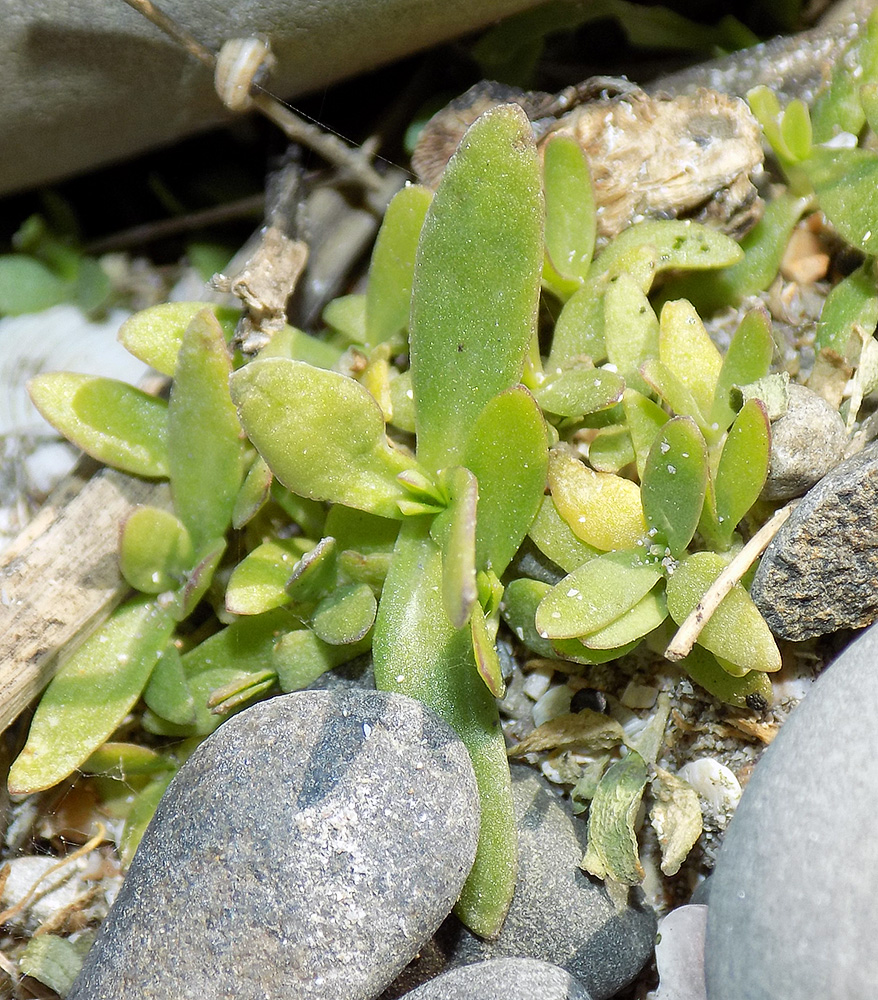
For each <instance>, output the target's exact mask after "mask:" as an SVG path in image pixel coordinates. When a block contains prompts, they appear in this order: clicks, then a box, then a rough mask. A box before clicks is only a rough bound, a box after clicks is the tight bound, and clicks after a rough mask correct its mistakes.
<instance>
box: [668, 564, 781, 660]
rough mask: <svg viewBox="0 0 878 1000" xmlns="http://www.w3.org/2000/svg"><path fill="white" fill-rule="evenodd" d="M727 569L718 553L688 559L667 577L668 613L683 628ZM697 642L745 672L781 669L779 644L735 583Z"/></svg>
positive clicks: (745, 593)
mask: <svg viewBox="0 0 878 1000" xmlns="http://www.w3.org/2000/svg"><path fill="white" fill-rule="evenodd" d="M725 566H726V559H724V558H723V557H722V556H721V555H718V554H717V553H715V552H696V553H695V554H694V555H691V556H688V557H687V558H686V559H684V560H683V561H682V562H681V563H680V564H679V565H678V566H677V568H676V570H675V571H674V573H673V574H672V575H671V576H670V577H669V578H668V584H667V593H668V611H669V612H670V613H671V617H672V618H673V619H674V621H675V622H676V623H677V624H678V625H681V624H682V623H683V622H684V621H685V620H686V617H687V615H688V614H689V612H690V611H692V610H693V609H694V608H695V605H696V604H697V603H698V602H699V601H700V600H701V598H702V597H703V596H704V594H705V593H706V592H707V589H708V588H709V587H710V585H711V584H712V583H713V581H714V580H715V579H716V578H717V577H718V576H719V574H720V573H721V572H722V570H723V569H724V568H725ZM698 643H699V644H700V645H702V646H704V648H705V649H708V650H710V652H711V653H713V654H714V655H715V656H718V657H722V659H723V660H728V662H729V663H730V664H732V665H734V666H737V667H739V668H741V669H742V670H763V671H769V672H770V671H773V670H780V667H781V659H780V653H779V652H778V648H777V645H776V643H775V641H774V638H773V637H772V634H771V631H770V630H769V628H768V625H767V624H766V623H765V619H764V618H763V617H762V615H761V614H759V611H758V609H757V607H756V605H755V604H754V603H753V601H752V600H751V599H750V595H749V594H748V593H747V591H746V590H745V589H744V588H743V587H742V586H741V584H740V583H738V584H735V586H734V587H733V588H732V589H731V591H730V592H729V593H728V594H727V595H726V596H725V597H724V598H723V600H722V602H721V603H720V605H719V607H718V608H717V609H716V611H714V613H713V615H712V616H711V617H710V619H709V620H708V622H707V624H706V625H705V626H704V628H703V629H702V630H701V633H700V635H699V636H698Z"/></svg>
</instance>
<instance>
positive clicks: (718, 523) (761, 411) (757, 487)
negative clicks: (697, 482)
mask: <svg viewBox="0 0 878 1000" xmlns="http://www.w3.org/2000/svg"><path fill="white" fill-rule="evenodd" d="M770 457H771V430H770V425H769V422H768V413H767V412H766V410H765V404H764V403H762V402H761V400H758V399H750V400H748V401H747V402H746V403H745V404H744V406H743V408H742V410H741V412H740V413H739V414H738V416H737V417H736V419H735V422H734V423H733V424H732V426H731V428H730V430H729V434H728V437H727V438H726V440H725V442H724V444H723V447H722V452H721V454H720V458H719V463H718V464H717V468H716V472H715V474H714V476H713V484H712V485H713V488H712V491H711V492H712V497H711V502H710V503H709V504H708V505H707V507H706V513H707V514H708V516H709V519H710V521H711V522H712V524H711V525H710V527H709V529H708V531H707V532H706V534H707V535H708V536H709V537H710V539H711V542H712V544H713V546H714V547H715V548H719V549H723V550H725V549H728V548H729V546H730V545H731V543H732V534H733V532H734V530H735V528H736V527H737V526H738V523H739V522H740V520H741V518H743V516H744V515H745V514H746V513H747V511H748V510H749V509H750V508H751V507H752V506H753V504H754V503H756V500H757V499H758V498H759V494H760V492H761V491H762V487H763V486H764V485H765V478H766V476H767V475H768V464H769V459H770ZM704 527H706V525H703V526H702V534H705V531H704Z"/></svg>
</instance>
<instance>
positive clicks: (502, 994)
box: [406, 958, 591, 1000]
mask: <svg viewBox="0 0 878 1000" xmlns="http://www.w3.org/2000/svg"><path fill="white" fill-rule="evenodd" d="M406 998H407V1000H591V997H590V996H589V994H588V993H587V992H586V990H585V989H583V987H582V986H581V985H580V984H579V983H577V982H576V980H575V979H574V978H573V976H571V975H570V973H569V972H565V971H564V970H563V969H559V968H558V967H557V966H556V965H548V964H547V963H546V962H539V961H537V960H536V959H533V958H495V959H493V960H492V961H490V962H479V963H477V964H476V965H465V966H463V967H462V968H460V969H453V970H452V971H451V972H446V973H445V974H444V975H442V976H439V977H438V978H437V979H433V980H431V981H430V982H429V983H425V984H424V985H423V986H419V987H418V988H417V989H416V990H412V992H411V993H407V994H406Z"/></svg>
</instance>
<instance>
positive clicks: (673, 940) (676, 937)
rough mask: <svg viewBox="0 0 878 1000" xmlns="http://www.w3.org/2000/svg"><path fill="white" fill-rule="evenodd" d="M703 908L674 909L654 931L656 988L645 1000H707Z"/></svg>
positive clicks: (705, 918)
mask: <svg viewBox="0 0 878 1000" xmlns="http://www.w3.org/2000/svg"><path fill="white" fill-rule="evenodd" d="M706 927H707V907H706V906H698V905H693V904H689V905H688V906H678V907H677V908H676V909H675V910H671V912H670V913H669V914H668V915H667V916H666V917H663V918H662V920H661V921H660V922H659V927H658V943H657V944H656V946H655V964H656V968H657V969H658V974H659V987H658V989H657V990H656V991H655V993H650V994H649V997H648V1000H707V988H706V986H705V985H704V932H705V929H706Z"/></svg>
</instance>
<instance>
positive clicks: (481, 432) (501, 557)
mask: <svg viewBox="0 0 878 1000" xmlns="http://www.w3.org/2000/svg"><path fill="white" fill-rule="evenodd" d="M548 460H549V459H548V443H547V440H546V423H545V420H544V419H543V416H542V414H541V413H540V409H539V407H538V406H537V404H536V403H535V402H534V399H533V397H532V396H531V394H530V393H529V392H528V391H527V390H526V389H525V388H523V387H522V386H516V387H515V388H513V389H507V390H506V392H501V393H500V394H499V395H498V396H495V397H494V398H493V399H492V400H491V401H490V402H489V403H488V404H487V406H485V408H484V410H482V412H481V413H480V414H479V416H478V419H477V420H476V422H475V425H474V426H473V428H472V430H471V431H470V434H469V437H468V438H467V442H466V447H465V448H464V451H463V461H464V464H465V465H466V467H467V468H468V469H469V470H470V472H472V473H473V475H474V476H475V477H476V479H477V480H478V488H479V514H478V518H477V519H476V565H477V567H478V568H479V569H488V568H489V569H491V570H493V572H494V573H495V574H496V575H497V576H500V575H502V574H503V572H504V571H505V569H506V567H507V566H508V565H509V562H510V561H511V559H512V557H513V556H514V555H515V553H516V552H517V551H518V548H519V546H520V545H521V543H522V542H523V541H524V538H525V535H526V534H527V531H528V529H529V528H530V526H531V524H532V523H533V520H534V518H535V517H536V514H537V511H538V509H539V507H540V504H541V503H542V499H543V495H544V493H545V489H546V470H547V466H548Z"/></svg>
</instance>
